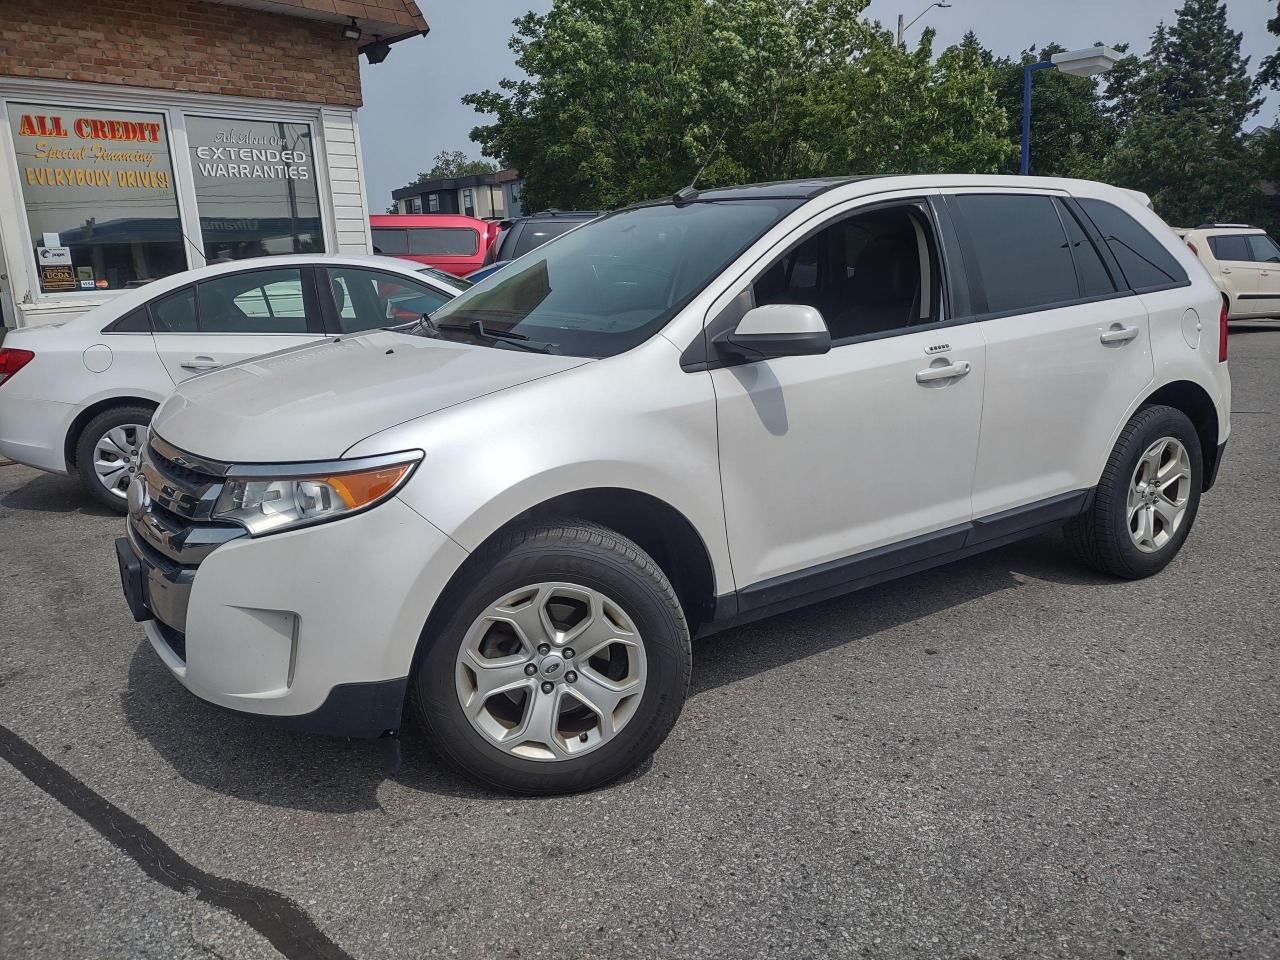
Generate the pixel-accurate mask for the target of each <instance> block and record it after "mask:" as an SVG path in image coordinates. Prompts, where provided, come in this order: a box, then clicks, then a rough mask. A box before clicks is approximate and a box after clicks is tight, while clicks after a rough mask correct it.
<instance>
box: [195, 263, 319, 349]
mask: <svg viewBox="0 0 1280 960" xmlns="http://www.w3.org/2000/svg"><path fill="white" fill-rule="evenodd" d="M197 289H198V295H199V307H200V332H201V333H307V332H308V324H307V311H306V305H305V303H304V298H303V295H302V271H301V270H300V269H298V268H296V267H294V268H287V269H280V270H252V271H250V272H248V273H232V274H228V275H227V276H223V277H216V278H214V279H213V280H206V281H204V282H203V283H201V284H199V285H198V288H197Z"/></svg>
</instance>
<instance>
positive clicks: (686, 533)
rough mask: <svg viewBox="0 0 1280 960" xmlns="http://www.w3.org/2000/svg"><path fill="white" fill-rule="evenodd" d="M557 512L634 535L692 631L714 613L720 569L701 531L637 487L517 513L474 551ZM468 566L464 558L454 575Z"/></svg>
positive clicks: (570, 497) (568, 497) (571, 497)
mask: <svg viewBox="0 0 1280 960" xmlns="http://www.w3.org/2000/svg"><path fill="white" fill-rule="evenodd" d="M552 517H559V518H568V519H571V520H589V521H592V522H594V523H598V524H600V525H601V526H604V527H608V528H609V529H610V530H613V531H615V532H617V533H620V534H622V535H623V536H624V537H627V538H628V539H629V540H633V541H634V542H635V543H636V545H637V546H639V547H640V549H642V550H643V551H644V552H645V553H647V554H649V556H651V557H652V558H653V560H654V562H655V563H657V564H658V566H659V567H661V568H662V572H663V573H665V574H666V575H667V579H669V580H670V581H671V585H672V586H673V587H674V588H675V591H676V596H677V597H678V598H679V599H680V606H681V607H682V608H683V610H684V615H685V619H686V620H687V621H688V623H689V633H690V634H691V635H692V634H695V633H697V630H698V627H699V626H700V625H701V624H703V623H706V622H707V621H709V620H710V619H711V618H712V613H713V610H714V607H715V575H714V573H713V572H712V567H711V555H710V554H709V553H708V552H707V547H706V544H704V543H703V542H702V537H701V536H700V535H699V534H698V532H697V530H695V529H694V527H693V524H691V523H690V522H689V521H688V520H687V519H685V517H684V515H683V514H682V513H680V511H678V510H676V509H675V508H674V507H672V506H671V505H670V504H668V503H665V502H663V501H662V500H659V499H658V498H657V497H652V496H649V495H648V494H645V493H639V492H638V491H635V490H626V489H622V488H618V487H604V488H597V489H592V490H579V491H575V492H574V493H567V494H564V495H562V496H559V497H554V498H553V499H551V500H548V501H546V502H545V503H540V504H538V505H537V506H536V507H533V508H531V509H529V510H526V511H524V512H523V513H521V514H520V515H518V516H515V517H512V518H511V519H510V520H509V521H507V522H506V523H505V524H503V525H502V527H500V528H499V529H497V530H495V531H494V532H493V533H492V534H490V536H489V537H488V538H487V539H486V540H485V541H484V543H482V544H481V545H480V546H479V547H477V548H476V550H475V551H474V553H473V554H472V556H478V555H480V554H481V553H482V552H483V551H484V548H485V547H486V546H488V545H489V544H490V543H492V542H494V541H496V540H498V539H500V538H501V537H503V536H504V535H506V534H507V533H508V532H509V531H510V530H511V529H512V528H514V527H518V526H523V525H526V524H529V523H533V522H537V521H540V520H546V519H550V518H552ZM466 568H467V564H465V563H464V564H463V566H462V569H461V570H459V571H458V574H455V578H456V577H457V576H458V575H460V574H463V573H464V571H466Z"/></svg>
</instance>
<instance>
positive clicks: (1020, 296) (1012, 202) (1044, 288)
mask: <svg viewBox="0 0 1280 960" xmlns="http://www.w3.org/2000/svg"><path fill="white" fill-rule="evenodd" d="M954 199H955V204H956V206H957V207H958V208H959V210H960V213H961V214H962V216H963V217H964V223H965V226H966V228H967V229H968V233H969V241H970V252H971V253H972V255H973V259H974V261H975V266H976V267H977V268H978V272H979V274H980V275H981V277H982V285H983V287H984V288H985V290H986V293H987V309H988V310H989V311H990V312H992V313H1011V312H1016V311H1019V310H1035V309H1041V308H1044V307H1048V306H1052V305H1053V304H1057V303H1066V302H1070V301H1072V300H1077V299H1079V298H1080V287H1079V285H1078V284H1077V282H1076V269H1075V265H1074V263H1073V261H1072V256H1071V249H1070V246H1069V244H1068V240H1067V236H1066V234H1065V233H1064V232H1063V228H1062V221H1061V220H1060V219H1059V218H1058V211H1057V210H1056V209H1055V207H1054V201H1053V199H1052V198H1051V197H1041V196H1026V195H1018V194H962V195H960V196H957V197H955V198H954Z"/></svg>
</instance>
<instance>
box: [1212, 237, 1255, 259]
mask: <svg viewBox="0 0 1280 960" xmlns="http://www.w3.org/2000/svg"><path fill="white" fill-rule="evenodd" d="M1209 249H1210V250H1212V251H1213V255H1214V257H1216V258H1217V259H1219V260H1236V261H1240V260H1252V259H1253V258H1252V257H1251V256H1249V244H1247V243H1245V239H1244V237H1242V236H1239V235H1236V236H1234V237H1210V238H1209Z"/></svg>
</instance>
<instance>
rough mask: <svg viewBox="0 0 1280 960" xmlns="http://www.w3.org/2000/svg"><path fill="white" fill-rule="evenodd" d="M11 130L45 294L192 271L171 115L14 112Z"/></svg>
mask: <svg viewBox="0 0 1280 960" xmlns="http://www.w3.org/2000/svg"><path fill="white" fill-rule="evenodd" d="M9 127H10V131H11V133H12V134H13V143H14V149H15V152H16V154H17V158H18V178H19V181H20V183H21V186H22V199H23V202H24V203H25V205H26V209H27V225H28V227H29V229H30V231H31V238H30V242H31V246H32V248H33V250H34V253H35V260H36V265H37V270H38V274H39V280H40V290H41V291H42V292H45V293H61V292H72V291H78V290H119V289H122V288H125V287H131V286H136V285H138V284H142V283H146V282H147V281H149V280H154V279H156V278H157V277H163V276H167V275H169V274H171V273H177V272H178V271H180V270H185V269H187V257H186V253H185V251H184V249H183V237H182V226H181V222H180V219H179V215H178V199H177V194H176V191H175V188H174V183H173V163H172V159H171V157H170V154H169V137H168V134H167V131H166V129H165V122H164V115H163V114H159V113H137V112H133V111H129V112H124V111H119V110H98V109H92V110H78V109H74V108H71V107H55V106H49V105H37V104H23V103H10V104H9Z"/></svg>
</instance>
